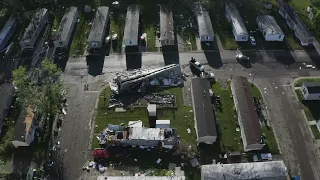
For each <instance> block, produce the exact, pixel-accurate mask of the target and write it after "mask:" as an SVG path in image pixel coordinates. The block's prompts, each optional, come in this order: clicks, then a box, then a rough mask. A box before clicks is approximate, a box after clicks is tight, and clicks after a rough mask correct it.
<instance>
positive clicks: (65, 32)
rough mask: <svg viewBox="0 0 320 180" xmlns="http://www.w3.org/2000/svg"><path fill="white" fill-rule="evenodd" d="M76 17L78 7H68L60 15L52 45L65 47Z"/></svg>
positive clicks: (69, 38)
mask: <svg viewBox="0 0 320 180" xmlns="http://www.w3.org/2000/svg"><path fill="white" fill-rule="evenodd" d="M77 19H78V8H77V7H70V8H68V9H67V11H66V13H65V14H64V16H63V17H62V20H61V23H60V26H59V29H58V31H57V33H56V35H55V40H54V42H53V43H54V46H55V47H61V48H67V47H68V46H69V44H70V41H71V35H72V32H73V30H74V28H75V25H76V22H77Z"/></svg>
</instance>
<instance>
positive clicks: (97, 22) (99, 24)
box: [88, 6, 109, 42]
mask: <svg viewBox="0 0 320 180" xmlns="http://www.w3.org/2000/svg"><path fill="white" fill-rule="evenodd" d="M108 14H109V7H106V6H101V7H98V9H97V12H96V16H95V18H94V21H93V23H92V26H91V30H90V34H89V38H88V42H92V41H99V42H102V41H103V38H104V35H105V30H106V28H107V22H108V20H109V15H108Z"/></svg>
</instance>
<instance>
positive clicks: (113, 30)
mask: <svg viewBox="0 0 320 180" xmlns="http://www.w3.org/2000/svg"><path fill="white" fill-rule="evenodd" d="M124 25H125V16H124V15H120V14H119V15H117V14H113V15H112V16H111V20H110V30H109V35H113V34H117V35H118V41H117V44H112V49H111V52H116V53H120V52H121V50H122V40H123V33H124Z"/></svg>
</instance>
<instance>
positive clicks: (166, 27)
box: [160, 6, 174, 40]
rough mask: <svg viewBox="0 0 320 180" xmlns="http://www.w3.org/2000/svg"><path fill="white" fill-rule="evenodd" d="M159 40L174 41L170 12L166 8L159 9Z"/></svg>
mask: <svg viewBox="0 0 320 180" xmlns="http://www.w3.org/2000/svg"><path fill="white" fill-rule="evenodd" d="M160 38H161V40H174V33H173V17H172V12H171V10H170V9H168V7H166V6H161V7H160Z"/></svg>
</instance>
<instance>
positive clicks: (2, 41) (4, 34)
mask: <svg viewBox="0 0 320 180" xmlns="http://www.w3.org/2000/svg"><path fill="white" fill-rule="evenodd" d="M16 26H17V21H16V18H15V17H13V16H11V17H10V18H9V20H8V21H7V22H6V24H5V25H4V27H3V28H2V30H1V31H0V51H2V50H3V49H4V48H5V46H6V44H7V43H8V41H9V39H10V38H11V37H12V36H13V34H14V31H15V30H16Z"/></svg>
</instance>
